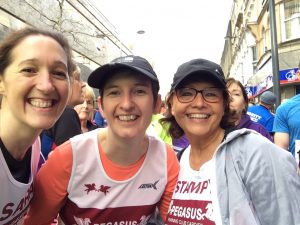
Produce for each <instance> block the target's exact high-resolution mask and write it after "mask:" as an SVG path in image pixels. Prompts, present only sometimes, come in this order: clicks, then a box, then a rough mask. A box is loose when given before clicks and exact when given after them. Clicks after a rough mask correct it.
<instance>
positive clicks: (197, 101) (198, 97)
mask: <svg viewBox="0 0 300 225" xmlns="http://www.w3.org/2000/svg"><path fill="white" fill-rule="evenodd" d="M203 104H205V100H204V98H203V95H202V92H198V93H197V94H196V97H195V99H194V100H193V105H197V106H199V105H200V106H202V105H203Z"/></svg>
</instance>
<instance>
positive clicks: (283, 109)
mask: <svg viewBox="0 0 300 225" xmlns="http://www.w3.org/2000/svg"><path fill="white" fill-rule="evenodd" d="M299 68H300V62H299ZM297 74H298V76H300V69H298V72H297ZM273 132H274V133H275V134H274V142H275V144H276V145H278V146H280V147H281V148H283V149H286V150H288V151H289V152H291V153H292V155H293V156H294V157H295V158H296V160H297V161H298V166H299V167H300V164H299V162H300V160H299V157H300V94H297V95H295V96H294V97H292V98H290V99H289V100H286V101H285V102H284V103H283V104H281V105H280V106H279V107H278V108H277V110H276V115H275V121H274V125H273Z"/></svg>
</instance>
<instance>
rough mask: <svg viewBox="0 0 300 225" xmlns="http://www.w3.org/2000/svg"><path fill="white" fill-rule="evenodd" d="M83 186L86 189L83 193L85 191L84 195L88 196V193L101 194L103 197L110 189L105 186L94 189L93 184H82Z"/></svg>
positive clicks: (94, 185)
mask: <svg viewBox="0 0 300 225" xmlns="http://www.w3.org/2000/svg"><path fill="white" fill-rule="evenodd" d="M84 186H85V187H86V189H85V190H84V191H86V194H87V195H88V194H89V193H90V192H103V193H104V195H106V194H107V193H108V189H110V188H111V187H109V186H105V185H100V186H99V188H97V187H96V184H95V183H92V184H84Z"/></svg>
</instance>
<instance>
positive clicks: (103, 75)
mask: <svg viewBox="0 0 300 225" xmlns="http://www.w3.org/2000/svg"><path fill="white" fill-rule="evenodd" d="M122 68H127V69H131V70H133V71H136V72H139V73H141V74H143V75H145V76H146V77H148V78H150V79H151V80H154V81H157V82H158V79H157V77H155V76H154V75H153V74H151V73H150V72H148V71H147V70H144V69H142V68H138V67H134V66H131V65H125V64H122V63H113V64H106V65H104V66H101V67H99V68H98V69H96V70H94V71H93V72H92V73H91V74H90V76H89V77H88V80H87V82H88V85H89V86H91V87H93V88H98V89H100V88H101V87H103V83H104V82H105V81H106V79H107V78H109V76H110V75H112V74H113V73H115V72H116V71H117V70H119V69H122Z"/></svg>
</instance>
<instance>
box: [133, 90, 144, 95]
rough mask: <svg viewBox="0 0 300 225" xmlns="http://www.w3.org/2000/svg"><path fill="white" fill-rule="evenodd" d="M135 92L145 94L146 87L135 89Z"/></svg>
mask: <svg viewBox="0 0 300 225" xmlns="http://www.w3.org/2000/svg"><path fill="white" fill-rule="evenodd" d="M135 93H136V94H138V95H141V94H145V93H146V91H145V90H144V89H137V90H135Z"/></svg>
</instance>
